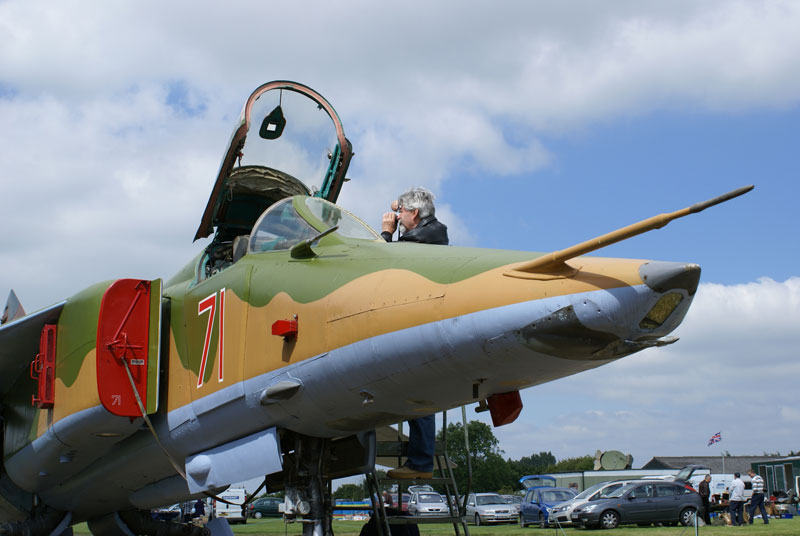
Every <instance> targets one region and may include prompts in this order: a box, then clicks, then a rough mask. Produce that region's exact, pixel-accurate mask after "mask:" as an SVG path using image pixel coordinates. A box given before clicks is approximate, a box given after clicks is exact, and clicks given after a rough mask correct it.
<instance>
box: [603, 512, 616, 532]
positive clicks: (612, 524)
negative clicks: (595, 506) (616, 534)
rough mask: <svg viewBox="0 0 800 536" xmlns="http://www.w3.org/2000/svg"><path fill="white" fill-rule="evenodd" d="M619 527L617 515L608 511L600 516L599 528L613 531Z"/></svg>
mask: <svg viewBox="0 0 800 536" xmlns="http://www.w3.org/2000/svg"><path fill="white" fill-rule="evenodd" d="M618 526H619V514H618V513H616V512H615V511H613V510H608V511H605V512H603V513H602V514H600V528H603V529H615V528H617V527H618Z"/></svg>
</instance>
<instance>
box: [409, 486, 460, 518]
mask: <svg viewBox="0 0 800 536" xmlns="http://www.w3.org/2000/svg"><path fill="white" fill-rule="evenodd" d="M408 513H409V515H412V516H426V517H431V516H447V515H449V514H450V512H449V510H448V508H447V503H446V502H445V500H444V497H442V496H441V495H439V494H438V493H436V492H435V491H413V492H411V499H410V500H409V501H408Z"/></svg>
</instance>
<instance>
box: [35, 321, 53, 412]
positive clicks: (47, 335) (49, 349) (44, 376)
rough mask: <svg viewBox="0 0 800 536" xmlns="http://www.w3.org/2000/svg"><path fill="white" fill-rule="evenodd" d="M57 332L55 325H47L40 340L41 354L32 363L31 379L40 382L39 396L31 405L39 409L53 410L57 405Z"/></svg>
mask: <svg viewBox="0 0 800 536" xmlns="http://www.w3.org/2000/svg"><path fill="white" fill-rule="evenodd" d="M56 332H57V328H56V325H55V324H45V326H44V328H42V335H41V337H40V339H39V353H38V354H36V359H34V360H33V362H32V363H31V378H33V379H34V380H36V381H37V382H38V386H39V387H38V389H37V393H38V396H36V395H33V396H32V400H31V403H32V404H33V405H38V406H39V408H40V409H41V408H52V407H53V404H54V403H55V385H54V383H55V377H56V372H55V371H56Z"/></svg>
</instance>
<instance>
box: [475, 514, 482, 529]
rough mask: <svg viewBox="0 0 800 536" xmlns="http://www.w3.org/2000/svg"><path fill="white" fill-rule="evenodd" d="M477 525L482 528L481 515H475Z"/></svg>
mask: <svg viewBox="0 0 800 536" xmlns="http://www.w3.org/2000/svg"><path fill="white" fill-rule="evenodd" d="M475 525H476V526H478V527H480V526H481V516H480V514H475Z"/></svg>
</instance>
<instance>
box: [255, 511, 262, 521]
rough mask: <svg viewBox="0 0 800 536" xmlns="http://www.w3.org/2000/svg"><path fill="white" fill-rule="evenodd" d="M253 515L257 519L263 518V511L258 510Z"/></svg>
mask: <svg viewBox="0 0 800 536" xmlns="http://www.w3.org/2000/svg"><path fill="white" fill-rule="evenodd" d="M253 517H254V518H256V519H261V512H256V513H255V514H253Z"/></svg>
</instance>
